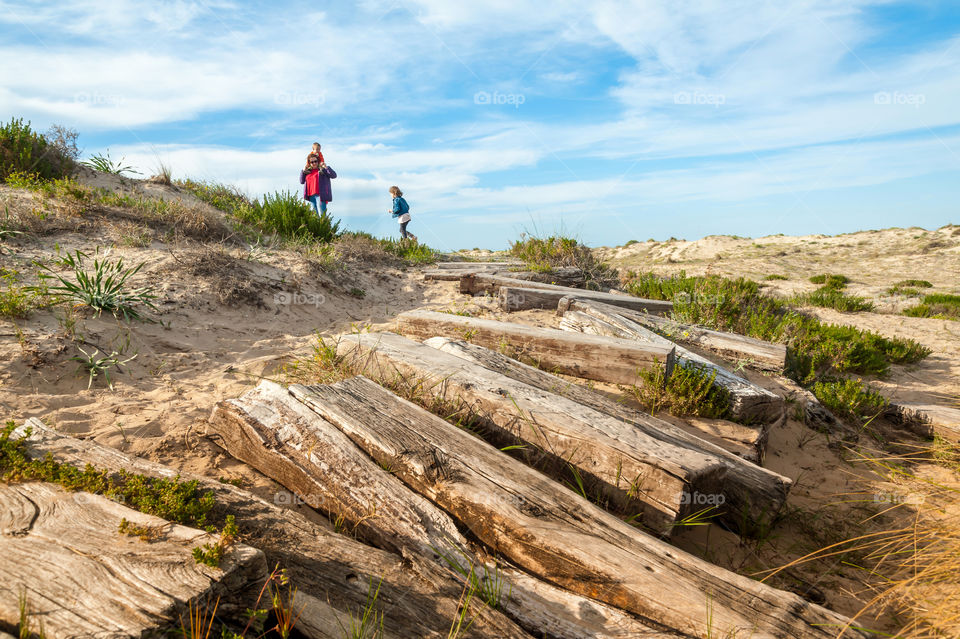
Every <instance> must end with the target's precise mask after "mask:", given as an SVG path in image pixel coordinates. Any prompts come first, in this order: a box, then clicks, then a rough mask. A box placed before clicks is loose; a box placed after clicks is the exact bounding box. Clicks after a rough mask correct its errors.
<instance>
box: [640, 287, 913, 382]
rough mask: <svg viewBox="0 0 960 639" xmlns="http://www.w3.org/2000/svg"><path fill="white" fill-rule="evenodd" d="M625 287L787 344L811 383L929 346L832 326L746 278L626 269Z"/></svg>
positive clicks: (688, 316) (706, 320)
mask: <svg viewBox="0 0 960 639" xmlns="http://www.w3.org/2000/svg"><path fill="white" fill-rule="evenodd" d="M624 290H626V291H627V292H629V293H631V294H633V295H636V296H638V297H646V298H650V299H660V300H671V301H672V302H673V304H674V307H673V308H674V310H673V315H674V318H675V319H677V320H678V321H681V322H684V323H689V324H700V325H703V326H707V327H709V328H713V329H717V330H722V331H730V332H734V333H740V334H742V335H747V336H749V337H756V338H758V339H762V340H766V341H770V342H779V343H787V344H789V345H790V346H791V349H790V352H791V359H790V361H789V362H788V368H787V373H788V374H789V376H790V377H792V378H793V379H795V380H796V381H798V382H799V383H801V384H804V385H811V384H813V383H815V382H817V381H827V380H830V379H834V378H837V377H838V376H841V375H844V374H850V373H854V374H860V375H884V374H886V373H887V371H888V370H889V368H890V365H891V364H911V363H915V362H919V361H920V360H922V359H923V358H924V357H926V356H927V355H929V354H930V349H928V348H926V347H925V346H923V345H922V344H919V343H918V342H916V341H914V340H909V339H902V338H887V337H883V336H881V335H877V334H876V333H872V332H870V331H863V330H860V329H858V328H854V327H852V326H844V325H837V324H827V323H824V322H821V321H820V320H819V319H817V318H815V317H812V316H810V315H807V314H804V313H802V312H800V311H799V310H797V309H796V308H795V307H793V306H792V305H791V304H789V303H788V301H785V300H782V299H779V298H775V297H772V296H769V295H765V294H763V293H762V292H761V290H760V285H759V284H757V283H756V282H753V281H751V280H747V279H744V278H724V277H720V276H716V275H711V276H687V275H686V274H685V273H683V272H682V271H681V272H680V273H678V274H676V275H671V276H666V277H664V276H660V275H656V274H654V273H636V272H630V273H627V274H626V275H625V277H624Z"/></svg>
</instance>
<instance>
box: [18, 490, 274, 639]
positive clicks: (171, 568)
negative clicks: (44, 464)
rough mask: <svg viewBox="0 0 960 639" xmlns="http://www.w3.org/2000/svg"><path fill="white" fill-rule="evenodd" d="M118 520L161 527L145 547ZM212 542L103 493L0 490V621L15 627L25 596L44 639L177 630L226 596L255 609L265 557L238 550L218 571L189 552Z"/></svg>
mask: <svg viewBox="0 0 960 639" xmlns="http://www.w3.org/2000/svg"><path fill="white" fill-rule="evenodd" d="M122 519H126V520H127V521H129V522H130V523H132V524H135V525H138V526H149V527H153V528H156V529H158V531H159V536H158V539H157V540H155V541H151V542H149V543H147V542H143V541H140V540H139V539H138V538H136V537H130V536H127V535H125V534H122V533H120V532H119V530H118V528H119V526H120V522H121V520H122ZM215 540H216V536H214V535H210V534H208V533H205V532H203V531H201V530H196V529H194V528H188V527H186V526H180V525H177V524H173V523H170V522H167V521H165V520H163V519H160V518H158V517H153V516H150V515H144V514H143V513H140V512H138V511H135V510H132V509H130V508H127V507H126V506H124V505H122V504H119V503H117V502H114V501H111V500H109V499H107V498H106V497H103V496H100V495H93V494H90V493H81V492H68V491H66V490H64V489H62V488H60V487H59V486H56V485H54V484H47V483H41V482H31V483H25V484H0V557H2V558H3V560H2V561H0V620H2V621H3V623H4V624H5V625H7V626H10V625H15V624H16V623H17V622H18V620H19V610H18V598H19V596H20V593H22V592H25V593H26V596H27V599H28V603H29V610H30V619H31V623H32V625H33V627H34V629H37V628H39V626H40V624H43V628H44V631H45V633H46V636H47V637H50V639H55V638H58V637H76V636H102V637H140V636H142V635H146V634H151V633H154V634H156V633H159V632H160V631H161V630H163V629H166V628H168V627H171V626H174V625H177V624H179V616H180V615H181V614H182V615H184V616H186V614H187V607H188V603H190V602H192V603H195V604H199V605H206V603H207V601H208V600H209V601H211V602H212V601H213V600H215V599H216V598H217V597H221V602H220V603H221V606H222V609H223V610H224V611H228V610H233V611H234V612H236V611H238V610H239V611H242V610H243V609H245V608H246V607H247V606H251V605H253V603H254V601H255V599H256V591H257V589H259V587H260V585H261V584H262V583H263V581H264V580H265V579H266V576H267V565H266V561H265V559H264V555H263V553H262V552H260V551H259V550H257V549H255V548H251V547H250V546H247V545H239V546H237V547H235V548H234V549H232V550H231V551H230V552H228V553H227V554H226V555H225V556H224V558H223V560H222V561H221V563H220V567H219V568H210V567H208V566H205V565H202V564H197V562H196V561H194V559H193V555H192V549H193V548H194V547H197V546H200V545H202V544H204V543H210V542H213V541H215Z"/></svg>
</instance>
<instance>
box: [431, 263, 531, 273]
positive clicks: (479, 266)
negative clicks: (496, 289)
mask: <svg viewBox="0 0 960 639" xmlns="http://www.w3.org/2000/svg"><path fill="white" fill-rule="evenodd" d="M434 267H436V268H439V269H454V270H464V269H466V270H477V271H480V270H494V271H506V270H508V269H511V268H524V264H523V262H518V261H512V262H437V263H436V264H434Z"/></svg>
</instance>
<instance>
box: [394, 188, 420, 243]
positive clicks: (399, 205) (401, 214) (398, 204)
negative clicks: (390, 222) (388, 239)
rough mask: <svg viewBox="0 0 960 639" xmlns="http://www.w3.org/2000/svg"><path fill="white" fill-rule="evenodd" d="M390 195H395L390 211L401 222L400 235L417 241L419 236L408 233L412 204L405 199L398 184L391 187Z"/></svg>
mask: <svg viewBox="0 0 960 639" xmlns="http://www.w3.org/2000/svg"><path fill="white" fill-rule="evenodd" d="M390 195H392V196H393V210H392V211H390V213H391V214H392V215H393V217H395V218H397V221H398V222H400V236H401V237H402V238H403V239H407V238H409V239H411V240H413V241H414V242H416V241H417V236H416V235H414V234H413V233H407V224H409V223H410V205H409V204H407V201H406V200H405V199H403V191H401V190H400V187H398V186H391V187H390Z"/></svg>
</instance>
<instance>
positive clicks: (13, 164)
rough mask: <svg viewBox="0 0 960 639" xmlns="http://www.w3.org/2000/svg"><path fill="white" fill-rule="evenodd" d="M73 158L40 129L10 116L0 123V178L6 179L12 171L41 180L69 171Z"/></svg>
mask: <svg viewBox="0 0 960 639" xmlns="http://www.w3.org/2000/svg"><path fill="white" fill-rule="evenodd" d="M72 170H73V160H72V159H71V158H70V157H69V155H67V151H66V150H65V149H63V148H60V147H58V146H56V145H53V144H51V143H50V142H48V141H47V139H46V138H45V137H44V136H43V135H42V134H40V133H37V132H35V131H33V130H32V129H31V128H30V123H29V122H27V123H26V124H24V123H23V119H22V118H19V119H18V118H13V119H11V120H10V122H9V123H7V124H4V125H0V182H6V180H7V176H9V175H10V174H11V173H18V172H19V173H29V174H32V175H36V176H37V177H38V178H39V179H40V180H50V179H53V178H58V177H63V176H65V175H69V174H70V172H71V171H72Z"/></svg>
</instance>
